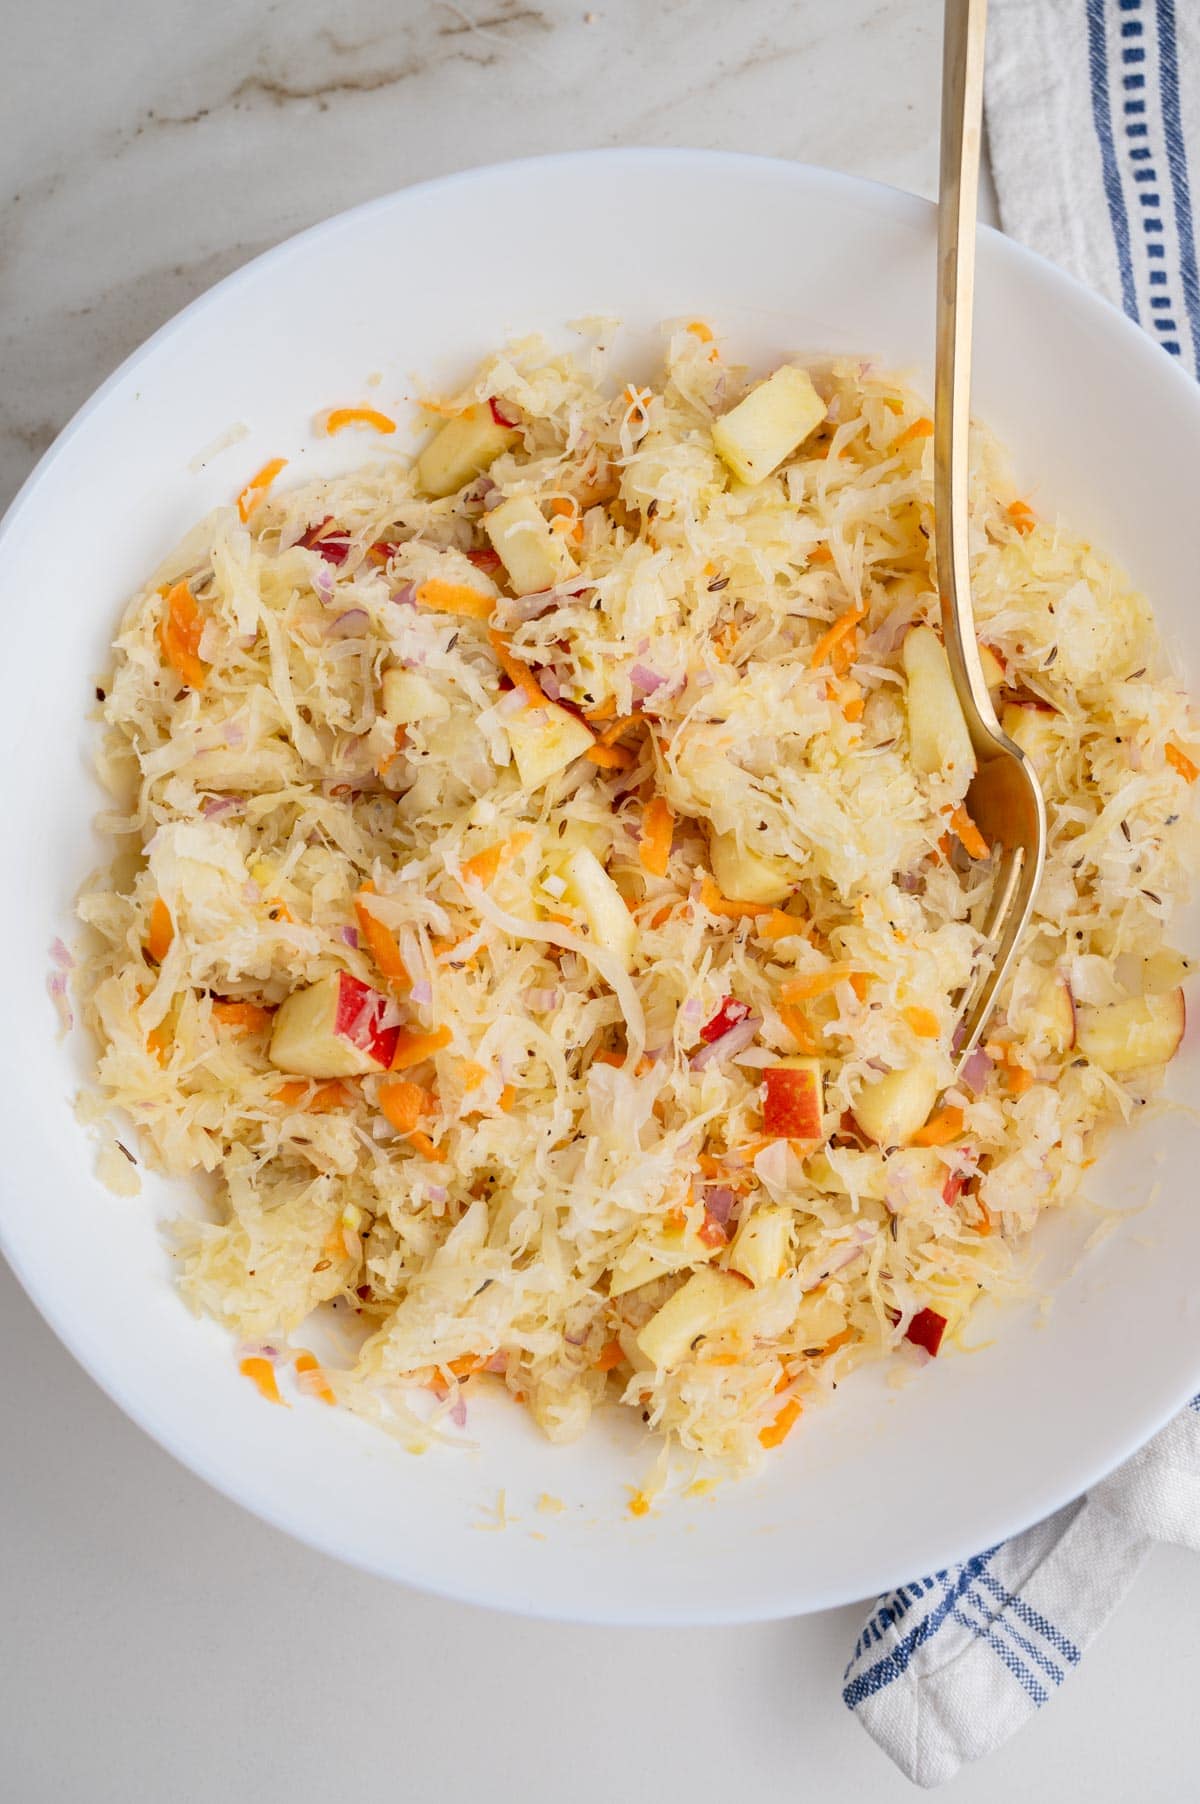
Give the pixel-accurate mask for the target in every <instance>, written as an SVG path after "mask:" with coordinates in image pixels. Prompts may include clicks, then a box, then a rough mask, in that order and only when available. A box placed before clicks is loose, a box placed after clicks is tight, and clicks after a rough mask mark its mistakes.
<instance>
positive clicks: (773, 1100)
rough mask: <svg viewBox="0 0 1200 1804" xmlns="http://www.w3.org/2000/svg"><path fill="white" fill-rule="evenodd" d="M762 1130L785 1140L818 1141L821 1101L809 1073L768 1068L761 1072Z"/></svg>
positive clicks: (792, 1069) (788, 1067)
mask: <svg viewBox="0 0 1200 1804" xmlns="http://www.w3.org/2000/svg"><path fill="white" fill-rule="evenodd" d="M763 1079H764V1082H765V1083H766V1096H765V1098H764V1100H763V1131H764V1133H767V1134H778V1135H780V1136H781V1137H782V1138H784V1139H787V1140H819V1139H820V1137H821V1099H820V1097H819V1096H818V1095H817V1085H816V1080H815V1079H814V1077H813V1074H812V1072H811V1071H797V1070H796V1069H795V1068H794V1067H792V1066H788V1065H768V1066H767V1068H766V1070H765V1071H764V1073H763Z"/></svg>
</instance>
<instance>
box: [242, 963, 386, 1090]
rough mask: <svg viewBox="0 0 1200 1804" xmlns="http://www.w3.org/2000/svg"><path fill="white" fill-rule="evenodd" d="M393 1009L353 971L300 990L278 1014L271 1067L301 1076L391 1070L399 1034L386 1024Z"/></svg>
mask: <svg viewBox="0 0 1200 1804" xmlns="http://www.w3.org/2000/svg"><path fill="white" fill-rule="evenodd" d="M391 1006H392V1005H391V1003H390V1002H389V1000H388V998H387V997H386V996H384V995H383V994H381V992H380V991H379V990H373V989H371V988H370V986H369V985H368V984H365V983H361V982H360V981H359V979H358V978H357V977H352V976H351V975H350V973H349V972H348V971H337V972H335V973H334V974H333V975H332V976H331V977H323V978H322V979H321V980H320V982H319V983H314V984H310V985H309V987H308V988H307V989H304V990H295V991H294V992H293V993H292V995H290V996H289V997H288V999H287V1001H286V1002H285V1003H284V1004H283V1007H282V1008H281V1009H280V1010H279V1012H278V1014H277V1015H276V1016H275V1031H274V1032H273V1033H272V1035H271V1049H270V1053H269V1055H268V1056H269V1057H270V1060H271V1063H272V1064H273V1065H275V1066H276V1067H277V1068H278V1069H279V1070H280V1071H290V1072H293V1073H294V1074H295V1075H296V1076H297V1077H317V1078H326V1077H363V1076H365V1075H366V1074H367V1073H368V1072H371V1071H386V1070H387V1068H388V1066H389V1065H390V1064H391V1062H392V1054H393V1053H394V1052H395V1050H396V1036H397V1034H398V1033H399V1031H400V1030H399V1028H398V1027H385V1026H384V1025H383V1022H384V1019H385V1017H386V1014H387V1012H388V1011H389V1010H390V1009H391Z"/></svg>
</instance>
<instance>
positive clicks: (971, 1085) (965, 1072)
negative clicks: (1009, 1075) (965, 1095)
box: [959, 1046, 992, 1096]
mask: <svg viewBox="0 0 1200 1804" xmlns="http://www.w3.org/2000/svg"><path fill="white" fill-rule="evenodd" d="M991 1074H992V1061H991V1059H990V1058H989V1057H988V1055H987V1053H986V1052H985V1051H984V1050H983V1047H982V1046H977V1047H976V1048H975V1050H974V1052H973V1053H971V1055H970V1057H969V1058H966V1059H964V1060H963V1068H962V1070H961V1071H960V1072H959V1076H960V1077H961V1078H962V1081H963V1083H964V1084H965V1085H966V1086H967V1089H968V1090H969V1091H970V1092H971V1094H972V1096H978V1095H979V1094H980V1092H981V1091H982V1090H984V1089H986V1087H987V1081H988V1078H989V1077H990V1076H991Z"/></svg>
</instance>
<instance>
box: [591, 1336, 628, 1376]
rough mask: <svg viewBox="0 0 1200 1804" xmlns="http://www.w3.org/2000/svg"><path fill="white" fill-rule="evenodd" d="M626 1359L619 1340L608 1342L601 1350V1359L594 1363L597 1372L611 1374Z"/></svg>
mask: <svg viewBox="0 0 1200 1804" xmlns="http://www.w3.org/2000/svg"><path fill="white" fill-rule="evenodd" d="M624 1357H625V1355H624V1353H623V1352H622V1350H621V1343H620V1341H619V1340H610V1341H606V1342H605V1343H604V1345H603V1346H602V1347H601V1349H600V1354H599V1357H598V1358H597V1359H596V1360H595V1362H594V1366H595V1370H596V1371H597V1372H611V1371H613V1369H614V1368H615V1367H616V1366H619V1365H620V1363H621V1361H622V1360H623V1359H624Z"/></svg>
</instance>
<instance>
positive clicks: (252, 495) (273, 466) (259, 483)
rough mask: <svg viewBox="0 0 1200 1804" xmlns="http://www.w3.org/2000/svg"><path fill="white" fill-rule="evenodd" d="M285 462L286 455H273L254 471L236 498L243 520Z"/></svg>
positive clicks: (257, 502)
mask: <svg viewBox="0 0 1200 1804" xmlns="http://www.w3.org/2000/svg"><path fill="white" fill-rule="evenodd" d="M286 463H287V458H286V457H273V458H271V460H270V462H269V463H265V464H264V465H263V467H262V469H261V470H256V471H255V473H254V475H253V476H252V477H251V478H250V480H249V482H248V483H247V484H246V486H245V488H244V489H243V490H242V492H241V494H240V495H239V496H238V499H237V510H238V513H239V515H240V516H241V518H242V520H243V521H246V520H248V519H249V518H250V516H251V514H252V513H253V512H254V510H255V508H256V507H257V506H258V504H259V502H260V501H261V500H262V498H263V496H264V495H265V494H266V492H267V490H268V489H269V488H270V486H271V484H272V483H273V482H274V480H275V478H276V477H277V476H278V474H279V472H280V470H282V469H283V468H284V466H285V465H286Z"/></svg>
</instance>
